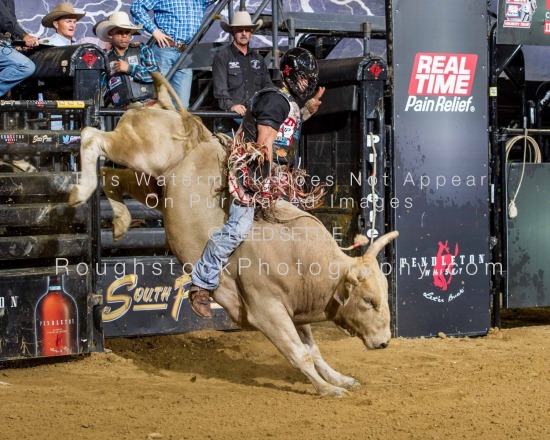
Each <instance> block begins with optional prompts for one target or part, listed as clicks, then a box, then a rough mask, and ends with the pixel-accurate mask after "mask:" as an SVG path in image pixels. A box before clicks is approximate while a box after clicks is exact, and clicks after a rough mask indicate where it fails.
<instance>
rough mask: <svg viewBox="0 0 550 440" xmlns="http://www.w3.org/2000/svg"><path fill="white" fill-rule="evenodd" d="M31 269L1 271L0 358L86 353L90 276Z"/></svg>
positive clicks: (89, 316) (87, 346) (89, 324)
mask: <svg viewBox="0 0 550 440" xmlns="http://www.w3.org/2000/svg"><path fill="white" fill-rule="evenodd" d="M36 272H40V270H37V271H35V274H36ZM35 274H33V275H30V276H25V275H24V274H22V273H21V271H5V272H2V275H1V277H0V360H7V359H18V358H31V357H50V356H67V355H74V354H82V353H88V352H89V351H90V347H91V337H90V335H91V334H92V331H91V330H90V327H89V326H91V323H92V319H91V309H90V308H89V307H88V290H89V289H88V288H87V284H88V282H89V278H88V277H87V276H79V275H74V274H71V275H55V272H43V273H41V274H39V275H35Z"/></svg>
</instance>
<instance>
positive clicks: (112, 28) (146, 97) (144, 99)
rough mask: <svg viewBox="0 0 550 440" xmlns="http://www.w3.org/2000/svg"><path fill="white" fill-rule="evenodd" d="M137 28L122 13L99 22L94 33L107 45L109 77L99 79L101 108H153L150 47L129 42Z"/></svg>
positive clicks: (152, 69) (116, 13)
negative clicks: (101, 98)
mask: <svg viewBox="0 0 550 440" xmlns="http://www.w3.org/2000/svg"><path fill="white" fill-rule="evenodd" d="M139 29H141V25H139V26H135V25H133V24H132V23H131V22H130V17H128V14H126V12H114V13H113V14H112V15H111V16H110V17H109V18H108V19H107V20H103V21H100V22H99V23H98V24H97V25H96V27H95V28H94V33H95V34H96V35H97V36H98V37H99V39H100V40H101V41H105V42H107V43H110V44H111V47H112V49H111V50H110V51H109V52H107V58H108V59H109V75H104V76H103V77H102V78H101V88H102V92H103V98H104V101H105V105H109V104H113V105H114V106H115V107H117V108H123V109H126V108H138V107H142V106H149V105H153V104H154V103H155V102H156V100H155V99H154V98H156V92H155V87H154V85H153V77H152V75H151V73H152V72H157V71H158V70H159V68H158V66H157V63H156V61H155V56H154V54H153V51H152V49H151V48H150V47H148V46H145V45H143V44H142V43H139V42H138V43H131V42H130V41H131V39H132V35H135V34H137V33H138V30H139Z"/></svg>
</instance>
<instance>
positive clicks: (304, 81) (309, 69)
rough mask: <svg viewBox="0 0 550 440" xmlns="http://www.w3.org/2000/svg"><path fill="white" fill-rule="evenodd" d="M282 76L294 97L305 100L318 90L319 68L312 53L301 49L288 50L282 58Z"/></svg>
mask: <svg viewBox="0 0 550 440" xmlns="http://www.w3.org/2000/svg"><path fill="white" fill-rule="evenodd" d="M280 68H281V76H282V79H283V81H284V82H285V84H286V85H287V86H288V88H289V89H290V91H291V92H292V94H293V95H295V96H297V97H298V98H301V99H304V98H306V97H308V96H309V95H311V94H312V93H313V92H314V91H315V89H316V88H317V82H318V81H319V68H318V66H317V60H316V59H315V57H314V56H313V55H312V54H311V52H309V51H307V50H306V49H303V48H301V47H295V48H294V49H290V50H288V51H287V52H286V53H285V54H284V55H283V57H282V58H281V65H280Z"/></svg>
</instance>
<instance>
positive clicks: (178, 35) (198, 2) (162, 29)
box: [130, 0, 215, 108]
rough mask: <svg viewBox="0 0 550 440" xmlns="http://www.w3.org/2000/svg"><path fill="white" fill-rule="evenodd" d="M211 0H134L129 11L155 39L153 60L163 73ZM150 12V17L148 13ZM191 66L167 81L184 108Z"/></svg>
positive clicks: (189, 84)
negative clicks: (151, 15)
mask: <svg viewBox="0 0 550 440" xmlns="http://www.w3.org/2000/svg"><path fill="white" fill-rule="evenodd" d="M214 1H215V0H136V1H134V3H132V6H131V8H130V12H131V14H132V17H133V18H134V20H135V21H136V23H140V24H142V25H143V28H144V29H145V30H146V31H148V32H149V33H151V35H152V36H153V38H154V39H155V41H156V44H155V46H154V49H153V51H154V54H155V59H156V61H157V63H158V65H159V67H160V71H161V73H162V74H163V75H166V74H167V73H168V72H169V71H170V69H171V68H172V66H173V65H174V64H175V63H176V62H177V60H178V58H179V57H180V55H181V52H183V51H184V50H185V48H186V47H187V45H188V44H189V42H190V41H191V39H192V38H193V37H194V35H195V34H196V33H197V31H198V30H199V28H200V26H201V23H202V19H203V16H204V12H205V11H206V8H207V7H208V6H209V5H210V4H211V3H213V2H214ZM149 11H153V14H154V19H151V17H150V16H149V14H148V12H149ZM192 81H193V70H192V69H178V70H177V71H176V72H175V73H174V75H173V76H172V78H171V80H170V83H171V84H172V87H174V90H175V91H176V93H177V94H178V96H179V98H180V100H181V102H182V104H183V105H184V107H186V108H187V107H189V98H190V95H191V85H192Z"/></svg>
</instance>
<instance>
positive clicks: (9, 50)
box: [0, 0, 38, 96]
mask: <svg viewBox="0 0 550 440" xmlns="http://www.w3.org/2000/svg"><path fill="white" fill-rule="evenodd" d="M0 33H2V34H3V35H2V36H1V37H2V38H1V39H0V96H2V95H4V94H6V93H7V92H8V91H9V90H11V89H12V88H13V87H14V86H16V85H17V84H19V83H20V82H21V81H23V80H24V79H25V78H28V77H29V76H31V75H32V74H33V72H34V63H33V62H32V61H31V60H30V59H28V58H27V57H26V56H25V55H23V54H21V53H20V52H18V51H17V50H16V49H15V48H14V47H12V46H11V41H12V40H15V39H21V40H23V41H24V42H25V46H26V47H33V46H38V39H37V38H36V37H34V36H32V35H29V34H28V33H27V32H26V31H25V29H23V28H22V27H21V26H20V25H19V23H17V18H16V17H15V5H14V2H13V0H0Z"/></svg>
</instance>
